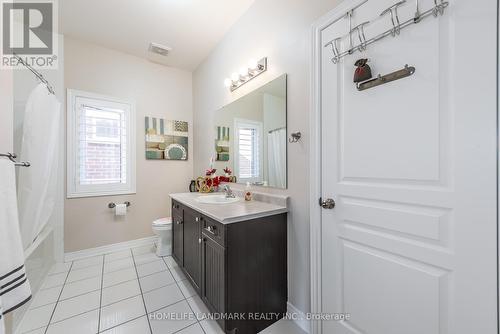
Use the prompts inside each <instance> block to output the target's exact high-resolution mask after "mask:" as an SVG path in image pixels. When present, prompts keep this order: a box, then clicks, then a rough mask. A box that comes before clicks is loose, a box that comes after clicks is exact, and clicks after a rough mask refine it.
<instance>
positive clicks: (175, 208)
mask: <svg viewBox="0 0 500 334" xmlns="http://www.w3.org/2000/svg"><path fill="white" fill-rule="evenodd" d="M182 213H183V212H182V205H180V204H179V203H178V202H176V201H172V219H173V217H178V218H181V219H182V218H183V214H182Z"/></svg>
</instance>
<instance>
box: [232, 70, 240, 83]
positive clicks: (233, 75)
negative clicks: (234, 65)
mask: <svg viewBox="0 0 500 334" xmlns="http://www.w3.org/2000/svg"><path fill="white" fill-rule="evenodd" d="M231 80H233V83H234V82H238V81H240V76H239V75H238V73H236V72H235V73H233V74H231Z"/></svg>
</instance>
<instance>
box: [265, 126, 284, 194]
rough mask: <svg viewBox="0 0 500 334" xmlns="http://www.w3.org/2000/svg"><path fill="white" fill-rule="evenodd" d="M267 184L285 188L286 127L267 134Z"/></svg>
mask: <svg viewBox="0 0 500 334" xmlns="http://www.w3.org/2000/svg"><path fill="white" fill-rule="evenodd" d="M267 155H268V164H269V167H268V168H269V186H271V187H276V188H286V129H277V130H274V131H272V132H270V133H269V134H268V141H267Z"/></svg>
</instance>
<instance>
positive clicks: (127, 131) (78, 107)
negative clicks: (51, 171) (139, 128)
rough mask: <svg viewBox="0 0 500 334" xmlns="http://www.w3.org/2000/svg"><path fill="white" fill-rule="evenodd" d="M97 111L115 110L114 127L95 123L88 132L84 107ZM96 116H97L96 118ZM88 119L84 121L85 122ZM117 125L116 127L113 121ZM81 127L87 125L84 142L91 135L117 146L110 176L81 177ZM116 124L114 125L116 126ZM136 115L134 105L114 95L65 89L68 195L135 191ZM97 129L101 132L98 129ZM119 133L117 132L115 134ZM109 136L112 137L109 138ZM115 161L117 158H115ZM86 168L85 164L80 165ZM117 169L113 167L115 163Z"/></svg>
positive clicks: (95, 140) (80, 195)
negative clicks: (112, 171)
mask: <svg viewBox="0 0 500 334" xmlns="http://www.w3.org/2000/svg"><path fill="white" fill-rule="evenodd" d="M84 109H85V110H87V111H88V110H97V111H100V112H109V113H110V114H111V113H115V114H116V115H117V116H116V117H117V118H116V120H115V119H114V120H113V121H114V123H113V122H111V124H112V125H113V127H111V128H109V127H107V126H106V124H105V125H104V126H95V127H94V128H93V129H94V131H95V132H93V133H92V132H89V130H88V129H87V128H86V125H83V124H84V123H82V117H86V116H84V115H83V114H82V113H83V110H84ZM95 118H98V115H97V116H96V117H95ZM86 122H87V120H85V124H87V123H86ZM117 123H118V124H119V125H118V126H116V124H117ZM82 126H84V127H85V128H86V130H85V131H86V132H85V135H84V139H83V141H85V142H86V143H87V142H88V141H89V140H90V139H89V138H91V140H92V142H95V143H99V142H101V143H103V142H104V143H106V142H107V143H110V142H111V143H113V142H116V143H117V144H118V145H115V146H118V148H117V149H118V150H119V153H117V154H116V155H119V161H120V162H119V164H118V165H119V167H118V168H119V169H120V171H119V172H115V174H117V175H118V176H117V177H115V178H112V179H107V180H105V179H103V180H100V179H99V178H98V177H97V178H96V179H90V182H89V180H87V177H85V176H82V175H83V174H84V173H83V172H82V166H83V163H82V162H81V159H83V157H82V156H83V155H85V154H86V153H85V150H84V149H83V147H82V145H83V144H82V131H81V130H82ZM115 127H116V128H115ZM135 128H136V117H135V104H134V103H132V102H130V101H125V100H122V99H118V98H115V97H110V96H104V95H99V94H94V93H88V92H83V91H79V90H74V89H68V91H67V198H79V197H97V196H113V195H125V194H135V192H136V135H135ZM98 130H100V133H98V132H97V131H98ZM117 132H118V134H117ZM109 137H112V138H111V139H109ZM115 164H116V157H115ZM83 168H87V167H83ZM115 168H116V166H115Z"/></svg>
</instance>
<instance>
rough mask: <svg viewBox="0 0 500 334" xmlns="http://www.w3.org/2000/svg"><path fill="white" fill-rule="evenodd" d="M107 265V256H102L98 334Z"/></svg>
mask: <svg viewBox="0 0 500 334" xmlns="http://www.w3.org/2000/svg"><path fill="white" fill-rule="evenodd" d="M105 263H106V255H103V256H102V271H101V290H100V292H101V293H100V296H99V312H98V313H99V316H98V317H97V333H99V332H100V331H101V312H102V290H103V285H104V264H105Z"/></svg>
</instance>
